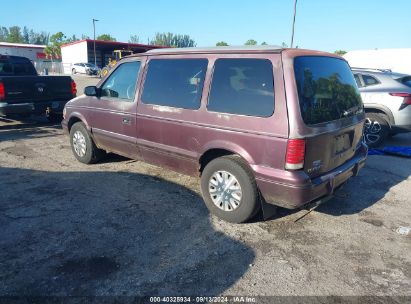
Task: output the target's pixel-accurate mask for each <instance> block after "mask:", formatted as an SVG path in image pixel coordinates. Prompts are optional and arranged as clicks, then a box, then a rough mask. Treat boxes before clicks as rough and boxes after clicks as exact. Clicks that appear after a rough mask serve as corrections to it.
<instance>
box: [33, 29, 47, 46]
mask: <svg viewBox="0 0 411 304" xmlns="http://www.w3.org/2000/svg"><path fill="white" fill-rule="evenodd" d="M49 38H50V34H49V33H46V32H44V31H43V32H41V33H37V32H35V31H33V30H30V31H29V43H31V44H41V45H43V44H48V43H49Z"/></svg>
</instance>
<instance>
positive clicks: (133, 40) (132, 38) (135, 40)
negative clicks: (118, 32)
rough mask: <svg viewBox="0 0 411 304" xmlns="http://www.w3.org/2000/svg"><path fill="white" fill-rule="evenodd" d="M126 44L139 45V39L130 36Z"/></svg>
mask: <svg viewBox="0 0 411 304" xmlns="http://www.w3.org/2000/svg"><path fill="white" fill-rule="evenodd" d="M128 43H141V41H140V37H139V36H137V35H131V36H130V39H129V40H128Z"/></svg>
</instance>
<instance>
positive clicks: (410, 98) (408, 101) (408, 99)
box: [390, 93, 411, 110]
mask: <svg viewBox="0 0 411 304" xmlns="http://www.w3.org/2000/svg"><path fill="white" fill-rule="evenodd" d="M390 95H391V96H396V97H404V101H403V102H402V105H401V107H400V110H402V109H404V108H405V107H407V106H409V105H411V94H410V93H390Z"/></svg>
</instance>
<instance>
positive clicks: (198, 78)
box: [141, 59, 208, 110]
mask: <svg viewBox="0 0 411 304" xmlns="http://www.w3.org/2000/svg"><path fill="white" fill-rule="evenodd" d="M207 66H208V60H207V59H152V60H150V61H149V63H148V69H147V76H146V80H145V83H144V89H143V94H142V96H141V101H142V102H143V103H145V104H153V105H161V106H168V107H174V108H182V109H192V110H196V109H199V108H200V104H201V95H202V92H203V86H204V78H205V74H206V71H207Z"/></svg>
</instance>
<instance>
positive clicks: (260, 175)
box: [253, 143, 368, 209]
mask: <svg viewBox="0 0 411 304" xmlns="http://www.w3.org/2000/svg"><path fill="white" fill-rule="evenodd" d="M367 153H368V147H367V146H366V145H365V144H363V143H362V144H361V147H360V148H359V149H358V150H357V153H356V155H355V156H354V157H353V158H351V159H350V160H348V161H347V162H345V163H344V164H343V165H341V166H339V167H337V168H335V169H334V170H332V171H329V172H327V173H326V174H324V175H322V176H319V177H316V178H313V179H311V178H310V177H309V176H308V175H307V174H306V173H305V172H303V171H295V172H292V171H284V170H272V169H267V168H261V167H253V169H254V171H255V173H256V181H257V185H258V187H259V189H260V191H261V194H262V195H263V197H264V199H265V200H266V201H267V202H268V203H270V204H274V205H277V206H281V207H284V208H288V209H296V208H299V207H301V206H303V205H306V204H308V203H311V202H315V201H317V200H319V199H321V198H323V197H327V196H330V195H333V193H334V191H335V190H336V189H337V188H338V187H339V186H341V185H342V184H343V183H345V182H346V181H347V180H348V179H349V178H350V177H351V176H356V175H357V174H358V172H359V170H360V169H361V168H362V167H363V166H364V165H365V160H366V159H367ZM270 171H271V172H270ZM274 171H275V172H274ZM270 175H271V176H270Z"/></svg>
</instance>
